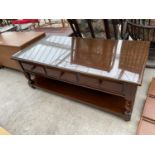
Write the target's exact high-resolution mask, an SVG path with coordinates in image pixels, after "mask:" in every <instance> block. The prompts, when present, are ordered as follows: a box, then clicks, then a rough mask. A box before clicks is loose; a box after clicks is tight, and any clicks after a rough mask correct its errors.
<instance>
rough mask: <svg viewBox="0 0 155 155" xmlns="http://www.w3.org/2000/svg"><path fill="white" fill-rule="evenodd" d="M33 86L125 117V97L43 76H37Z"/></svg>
mask: <svg viewBox="0 0 155 155" xmlns="http://www.w3.org/2000/svg"><path fill="white" fill-rule="evenodd" d="M33 86H34V87H38V88H42V89H44V90H48V91H51V92H54V93H57V94H59V95H62V96H65V97H69V98H71V99H74V100H76V101H80V102H84V103H87V104H91V105H92V106H95V107H98V108H101V109H103V110H105V111H108V112H111V113H114V114H116V115H118V116H121V117H123V118H124V116H125V115H124V110H125V108H124V105H125V99H124V98H122V97H120V96H115V95H111V94H106V93H103V92H100V91H96V90H91V89H88V88H83V87H81V86H75V85H72V84H68V83H65V82H61V81H57V80H53V79H48V78H44V77H41V76H36V78H35V80H34V84H33Z"/></svg>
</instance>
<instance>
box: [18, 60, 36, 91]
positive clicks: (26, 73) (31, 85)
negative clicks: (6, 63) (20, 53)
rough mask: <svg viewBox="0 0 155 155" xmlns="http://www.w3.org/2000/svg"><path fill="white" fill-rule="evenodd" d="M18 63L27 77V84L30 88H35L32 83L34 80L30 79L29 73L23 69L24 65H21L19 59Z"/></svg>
mask: <svg viewBox="0 0 155 155" xmlns="http://www.w3.org/2000/svg"><path fill="white" fill-rule="evenodd" d="M19 65H20V67H21V68H22V70H23V72H24V75H25V77H26V78H27V79H28V85H29V86H30V87H31V88H35V86H34V85H33V84H34V80H33V79H32V77H31V74H30V73H28V72H26V71H25V69H24V67H23V65H22V63H21V62H20V61H19Z"/></svg>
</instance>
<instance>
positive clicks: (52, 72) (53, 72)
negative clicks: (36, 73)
mask: <svg viewBox="0 0 155 155" xmlns="http://www.w3.org/2000/svg"><path fill="white" fill-rule="evenodd" d="M46 73H47V75H48V76H50V77H54V78H59V77H60V74H61V71H60V70H58V69H53V68H46Z"/></svg>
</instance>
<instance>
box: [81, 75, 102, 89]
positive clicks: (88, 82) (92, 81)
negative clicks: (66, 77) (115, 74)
mask: <svg viewBox="0 0 155 155" xmlns="http://www.w3.org/2000/svg"><path fill="white" fill-rule="evenodd" d="M79 83H80V84H81V85H84V86H89V87H93V88H94V87H95V88H99V79H98V78H95V77H89V76H87V75H80V76H79Z"/></svg>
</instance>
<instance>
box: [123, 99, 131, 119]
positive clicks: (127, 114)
mask: <svg viewBox="0 0 155 155" xmlns="http://www.w3.org/2000/svg"><path fill="white" fill-rule="evenodd" d="M131 113H132V106H131V101H126V102H125V112H124V115H125V117H124V119H125V120H126V121H129V120H130V119H131Z"/></svg>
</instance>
